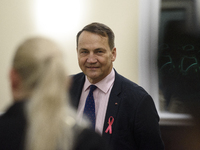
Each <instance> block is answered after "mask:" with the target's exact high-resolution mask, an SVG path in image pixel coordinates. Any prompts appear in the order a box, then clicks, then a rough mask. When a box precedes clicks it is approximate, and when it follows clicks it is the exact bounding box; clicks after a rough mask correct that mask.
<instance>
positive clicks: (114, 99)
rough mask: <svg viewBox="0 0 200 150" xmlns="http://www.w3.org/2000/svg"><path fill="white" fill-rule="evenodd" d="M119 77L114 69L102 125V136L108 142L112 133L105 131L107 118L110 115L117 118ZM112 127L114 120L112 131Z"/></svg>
mask: <svg viewBox="0 0 200 150" xmlns="http://www.w3.org/2000/svg"><path fill="white" fill-rule="evenodd" d="M121 82H122V81H121V79H120V76H119V74H117V72H116V71H115V81H114V85H113V88H112V90H111V93H110V97H109V101H108V106H107V111H106V117H105V120H104V127H103V138H104V139H105V140H106V141H107V142H108V143H109V142H110V139H111V137H112V134H110V133H109V132H107V133H105V131H106V129H107V128H108V126H109V124H108V121H109V118H110V117H111V116H112V117H113V118H114V119H116V118H117V112H118V108H119V105H120V101H121V98H120V97H119V94H120V93H121V86H120V85H121ZM114 127H115V121H114V122H113V124H112V131H113V132H114Z"/></svg>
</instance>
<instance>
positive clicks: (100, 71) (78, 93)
mask: <svg viewBox="0 0 200 150" xmlns="http://www.w3.org/2000/svg"><path fill="white" fill-rule="evenodd" d="M76 38H77V39H76V40H77V55H78V63H79V67H80V69H81V70H82V72H81V73H78V74H76V75H73V76H72V86H71V87H70V96H71V98H72V99H71V100H72V104H73V106H74V107H75V108H77V113H78V118H79V119H80V120H81V118H82V116H85V115H87V116H88V118H89V119H90V120H91V122H92V124H93V128H94V130H95V131H96V132H98V133H100V134H101V135H102V137H103V138H104V139H105V140H106V141H107V143H108V144H109V145H110V146H111V147H112V148H113V150H133V149H137V150H163V149H164V145H163V141H162V139H161V135H160V128H159V124H158V122H159V116H158V113H157V110H156V108H155V104H154V101H153V99H152V98H151V96H150V95H149V94H148V93H147V92H146V91H145V90H144V89H143V88H142V87H140V86H138V85H137V84H136V83H134V82H132V81H130V80H128V79H126V78H125V77H123V76H121V75H120V74H118V73H117V71H116V70H115V69H114V68H113V62H114V61H115V59H116V47H115V45H114V33H113V31H112V30H111V29H110V28H109V27H108V26H106V25H104V24H102V23H96V22H95V23H91V24H88V25H86V26H85V27H84V28H83V29H82V30H81V31H79V32H78V34H77V37H76ZM91 87H96V89H95V90H90V89H91ZM89 91H92V92H93V98H90V99H92V102H91V103H92V105H94V106H92V108H95V109H93V110H95V111H93V112H92V111H90V113H87V112H86V111H85V110H87V105H88V104H87V103H88V98H87V95H88V93H89V95H90V93H91V92H89ZM90 97H91V96H90ZM85 112H86V113H85ZM91 113H93V114H92V115H91Z"/></svg>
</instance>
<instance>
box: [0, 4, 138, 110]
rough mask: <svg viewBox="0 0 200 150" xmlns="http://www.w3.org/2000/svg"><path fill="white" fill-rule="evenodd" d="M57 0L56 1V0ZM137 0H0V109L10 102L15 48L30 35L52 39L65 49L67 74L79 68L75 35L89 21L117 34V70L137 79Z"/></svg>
mask: <svg viewBox="0 0 200 150" xmlns="http://www.w3.org/2000/svg"><path fill="white" fill-rule="evenodd" d="M55 2H56V3H55ZM138 3H139V0H101V1H94V0H73V1H71V0H55V1H54V0H52V1H49V0H17V1H13V0H1V1H0V18H1V21H0V72H1V73H0V84H1V85H0V111H3V110H4V109H5V108H6V107H7V106H8V104H10V102H11V100H12V97H11V94H10V89H9V77H8V73H9V69H10V65H11V60H12V57H13V54H14V51H15V49H16V47H17V45H18V44H19V42H21V41H22V40H24V39H25V38H27V37H29V36H32V35H45V36H49V37H51V38H53V39H55V40H56V41H57V42H58V43H59V44H60V45H61V46H62V47H63V49H64V54H66V57H67V58H66V63H67V67H68V72H69V74H74V73H77V72H79V71H80V69H79V67H78V63H77V56H76V40H75V36H76V34H77V32H78V31H79V30H81V28H82V27H83V26H85V25H87V24H89V23H91V22H102V23H104V24H106V25H108V26H109V27H111V28H112V29H113V31H114V32H115V36H116V40H115V42H116V47H117V59H116V61H115V62H114V67H115V69H116V70H117V71H118V73H120V74H122V75H124V76H125V77H127V78H129V79H130V80H132V81H135V82H136V83H137V82H138V50H137V49H138Z"/></svg>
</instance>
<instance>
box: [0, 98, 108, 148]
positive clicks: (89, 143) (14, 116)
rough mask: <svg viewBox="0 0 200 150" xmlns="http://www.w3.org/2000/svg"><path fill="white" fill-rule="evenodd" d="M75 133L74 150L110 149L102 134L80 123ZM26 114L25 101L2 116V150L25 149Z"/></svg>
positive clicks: (0, 132)
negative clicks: (83, 126)
mask: <svg viewBox="0 0 200 150" xmlns="http://www.w3.org/2000/svg"><path fill="white" fill-rule="evenodd" d="M73 129H74V133H75V137H76V138H75V139H74V142H75V143H74V147H73V150H109V148H108V145H107V144H106V142H105V141H104V140H103V139H102V137H101V136H100V135H98V134H97V133H95V132H94V131H93V130H91V129H87V128H82V127H80V126H79V125H76V126H74V127H73ZM25 133H26V116H25V115H24V102H17V103H14V104H13V105H12V106H11V107H10V108H9V109H8V110H7V111H6V113H5V114H3V115H2V116H0V150H24V139H25Z"/></svg>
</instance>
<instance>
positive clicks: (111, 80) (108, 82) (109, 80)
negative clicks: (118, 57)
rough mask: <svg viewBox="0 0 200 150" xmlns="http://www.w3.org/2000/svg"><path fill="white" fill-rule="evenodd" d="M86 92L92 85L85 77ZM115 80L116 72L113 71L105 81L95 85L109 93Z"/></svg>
mask: <svg viewBox="0 0 200 150" xmlns="http://www.w3.org/2000/svg"><path fill="white" fill-rule="evenodd" d="M85 79H86V80H85V84H84V87H83V89H84V91H86V90H87V89H88V88H89V86H90V85H91V83H90V81H89V80H88V79H87V77H85ZM114 80H115V71H114V69H112V70H111V72H110V74H108V75H107V76H106V77H105V78H104V79H103V80H101V81H99V82H97V83H96V84H95V85H96V86H97V87H98V88H99V89H100V90H101V91H103V92H104V93H107V92H108V90H109V89H110V87H111V86H112V85H113V83H114Z"/></svg>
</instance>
